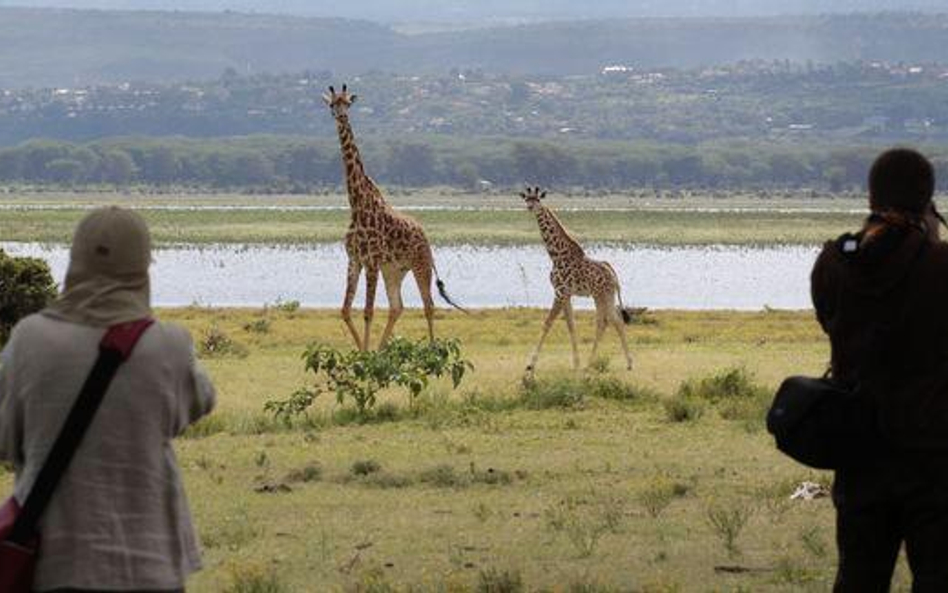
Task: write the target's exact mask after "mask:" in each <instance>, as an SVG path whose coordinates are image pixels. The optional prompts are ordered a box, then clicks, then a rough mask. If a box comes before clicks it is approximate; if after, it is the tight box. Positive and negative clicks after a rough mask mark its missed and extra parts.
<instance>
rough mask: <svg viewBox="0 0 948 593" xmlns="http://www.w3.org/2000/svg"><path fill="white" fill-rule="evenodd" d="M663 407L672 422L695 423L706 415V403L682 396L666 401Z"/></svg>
mask: <svg viewBox="0 0 948 593" xmlns="http://www.w3.org/2000/svg"><path fill="white" fill-rule="evenodd" d="M662 406H663V407H664V408H665V416H666V417H667V418H668V420H669V421H671V422H694V421H695V420H697V419H699V418H701V416H702V415H703V414H704V403H702V402H701V401H700V400H698V399H696V398H694V397H687V396H683V395H681V394H678V395H676V396H674V397H670V398H667V399H665V400H664V401H663V402H662Z"/></svg>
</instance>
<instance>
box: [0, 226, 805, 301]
mask: <svg viewBox="0 0 948 593" xmlns="http://www.w3.org/2000/svg"><path fill="white" fill-rule="evenodd" d="M0 248H2V249H4V250H5V251H7V252H8V253H10V254H12V255H30V256H34V257H41V258H43V259H45V260H46V261H48V262H49V264H50V267H51V268H52V272H53V277H54V278H55V279H56V280H57V281H59V282H61V281H62V279H63V277H64V275H65V271H66V263H67V261H68V249H67V248H66V247H65V246H60V245H43V244H39V243H9V242H8V243H3V242H0ZM817 252H818V250H817V248H816V247H798V246H787V247H762V248H754V247H731V246H727V247H725V246H717V247H716V246H710V247H707V246H695V247H671V248H658V247H642V246H600V247H591V248H588V249H587V253H588V254H589V256H590V257H592V258H594V259H604V260H608V261H609V262H611V263H612V264H613V266H614V267H615V268H616V271H617V272H618V274H619V278H620V280H621V282H622V295H623V300H624V301H625V303H626V305H633V306H640V307H649V308H653V309H744V310H753V309H761V308H763V307H765V306H766V307H774V308H782V309H806V308H809V307H810V306H811V304H810V297H809V273H810V268H811V267H812V266H813V262H814V260H815V258H816V255H817ZM154 259H155V263H154V265H153V268H152V295H153V302H154V304H155V305H158V306H180V305H191V304H201V305H207V306H254V307H256V306H261V305H263V304H266V303H270V304H273V303H275V302H277V301H291V300H296V301H299V302H300V303H301V304H302V305H303V306H307V307H338V306H339V305H340V304H341V303H342V297H343V294H344V291H345V277H346V256H345V252H344V251H343V248H342V246H341V245H339V244H324V245H306V246H258V245H252V246H241V245H232V244H227V245H211V246H181V247H170V248H162V249H157V250H156V251H155V254H154ZM435 259H436V264H437V266H438V270H439V272H440V273H441V277H442V279H443V280H444V281H445V283H446V285H447V288H448V292H449V294H451V295H452V297H454V298H455V300H457V301H458V302H460V303H461V304H463V305H464V306H467V307H536V306H540V307H546V306H549V305H550V303H551V302H552V300H553V291H552V289H551V288H550V282H549V273H550V261H549V257H548V256H547V254H546V251H545V250H544V249H543V247H542V246H539V245H537V246H511V247H506V246H505V247H499V246H498V247H489V246H488V247H485V246H466V245H459V246H439V247H436V248H435ZM363 290H364V281H360V291H359V296H358V297H357V299H356V304H357V305H358V306H360V307H361V303H362V298H363ZM402 295H403V298H404V300H405V304H406V305H407V306H410V307H417V306H420V303H421V301H420V299H419V297H418V289H417V287H416V286H415V284H414V280H413V279H412V277H411V276H408V277H406V280H405V283H404V284H403V286H402ZM376 302H377V303H379V305H380V306H383V307H384V306H386V304H387V299H386V297H385V290H384V288H383V286H382V283H381V281H380V282H379V289H378V295H377V298H376ZM574 302H575V305H576V306H577V307H578V308H592V300H591V299H575V300H574ZM439 306H441V305H440V304H439Z"/></svg>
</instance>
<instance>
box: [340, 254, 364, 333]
mask: <svg viewBox="0 0 948 593" xmlns="http://www.w3.org/2000/svg"><path fill="white" fill-rule="evenodd" d="M361 273H362V264H360V263H359V261H358V260H357V259H355V258H353V257H350V258H349V270H348V272H347V274H346V296H345V299H344V300H343V302H342V320H343V321H344V322H345V323H346V327H347V328H349V333H350V334H351V335H352V339H353V340H355V344H356V348H362V338H360V337H359V332H358V330H356V327H355V324H354V323H352V301H353V300H354V299H355V293H356V288H357V287H358V284H359V274H361Z"/></svg>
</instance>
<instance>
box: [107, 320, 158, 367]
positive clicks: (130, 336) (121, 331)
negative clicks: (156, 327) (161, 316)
mask: <svg viewBox="0 0 948 593" xmlns="http://www.w3.org/2000/svg"><path fill="white" fill-rule="evenodd" d="M154 322H155V320H154V319H151V318H150V317H149V318H146V319H136V320H135V321H126V322H125V323H118V324H116V325H113V326H111V327H109V329H108V331H106V332H105V335H104V336H102V341H101V342H99V348H101V349H103V350H115V351H117V352H118V353H119V354H121V355H122V360H126V359H128V357H129V355H131V353H132V349H133V348H135V344H137V343H138V338H140V337H142V334H143V333H145V330H147V329H148V328H149V327H151V324H152V323H154Z"/></svg>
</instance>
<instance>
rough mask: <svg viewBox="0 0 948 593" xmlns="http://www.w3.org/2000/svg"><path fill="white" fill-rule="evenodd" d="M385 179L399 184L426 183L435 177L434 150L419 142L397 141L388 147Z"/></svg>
mask: <svg viewBox="0 0 948 593" xmlns="http://www.w3.org/2000/svg"><path fill="white" fill-rule="evenodd" d="M385 169H386V179H388V180H389V181H390V182H393V183H398V184H401V185H428V184H429V183H431V181H432V180H434V178H435V157H434V151H433V150H432V149H431V147H430V146H428V145H427V144H421V143H419V142H397V143H394V144H392V145H391V146H390V147H389V154H388V164H387V166H386V168H385Z"/></svg>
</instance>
